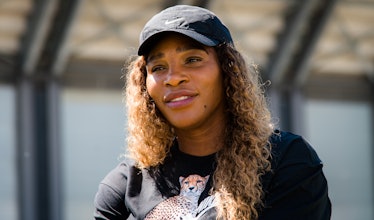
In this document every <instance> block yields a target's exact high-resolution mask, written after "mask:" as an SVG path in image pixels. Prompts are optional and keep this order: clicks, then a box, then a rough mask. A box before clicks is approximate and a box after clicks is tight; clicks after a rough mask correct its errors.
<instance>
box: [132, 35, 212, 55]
mask: <svg viewBox="0 0 374 220" xmlns="http://www.w3.org/2000/svg"><path fill="white" fill-rule="evenodd" d="M170 32H171V33H179V34H183V35H185V36H187V37H190V38H191V39H193V40H195V41H197V42H199V43H201V44H203V45H205V46H209V47H213V46H217V45H218V44H219V42H218V41H214V40H212V39H209V38H207V37H205V36H204V35H202V34H199V33H197V32H195V31H191V30H186V29H175V30H165V31H159V32H157V33H155V34H153V35H151V36H150V37H148V38H147V39H146V40H144V41H143V43H141V45H140V46H139V49H138V55H139V56H142V55H146V54H147V53H149V51H150V50H151V49H152V47H153V46H154V45H153V44H155V43H156V42H157V41H158V40H159V38H160V36H161V35H162V34H165V33H170Z"/></svg>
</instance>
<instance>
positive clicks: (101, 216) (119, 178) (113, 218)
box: [94, 164, 129, 220]
mask: <svg viewBox="0 0 374 220" xmlns="http://www.w3.org/2000/svg"><path fill="white" fill-rule="evenodd" d="M126 170H127V166H126V165H125V164H120V165H119V166H117V167H116V168H115V169H114V170H112V171H111V172H110V173H109V174H108V175H107V176H106V177H105V178H104V180H103V181H102V182H101V183H100V185H99V189H98V192H97V193H96V196H95V201H94V205H95V212H94V217H95V219H96V220H119V219H126V218H127V217H128V216H129V213H128V211H127V208H126V207H125V202H124V197H125V192H126V182H127V176H126Z"/></svg>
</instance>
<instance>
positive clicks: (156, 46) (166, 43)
mask: <svg viewBox="0 0 374 220" xmlns="http://www.w3.org/2000/svg"><path fill="white" fill-rule="evenodd" d="M165 49H172V50H175V51H176V52H183V51H186V50H190V49H200V50H205V51H207V46H204V45H203V44H201V43H199V42H197V41H195V40H193V39H192V38H189V37H187V36H184V35H182V34H178V33H173V32H166V33H162V34H159V36H157V39H154V41H153V43H152V47H151V48H150V49H149V52H148V53H147V54H146V55H145V58H146V60H149V59H150V58H151V57H153V56H155V54H158V53H162V51H163V50H165Z"/></svg>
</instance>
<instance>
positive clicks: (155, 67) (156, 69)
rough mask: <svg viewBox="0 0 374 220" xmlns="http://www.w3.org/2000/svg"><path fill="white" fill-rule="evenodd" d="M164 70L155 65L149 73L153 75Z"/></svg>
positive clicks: (162, 67)
mask: <svg viewBox="0 0 374 220" xmlns="http://www.w3.org/2000/svg"><path fill="white" fill-rule="evenodd" d="M164 69H165V67H164V66H161V65H157V66H153V67H152V68H151V72H152V73H154V72H158V71H162V70H164Z"/></svg>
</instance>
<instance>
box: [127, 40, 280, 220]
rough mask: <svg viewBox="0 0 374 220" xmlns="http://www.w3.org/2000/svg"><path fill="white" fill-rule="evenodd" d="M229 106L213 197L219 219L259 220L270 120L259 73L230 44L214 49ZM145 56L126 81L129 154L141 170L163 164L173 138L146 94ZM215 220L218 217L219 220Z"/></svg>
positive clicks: (135, 61)
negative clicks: (214, 195)
mask: <svg viewBox="0 0 374 220" xmlns="http://www.w3.org/2000/svg"><path fill="white" fill-rule="evenodd" d="M215 51H216V53H217V57H218V60H219V63H220V68H221V71H222V74H223V79H224V88H225V96H226V97H225V99H226V105H227V108H226V109H227V111H226V114H227V115H226V116H227V118H228V120H227V122H226V123H227V124H226V126H225V129H226V130H225V137H224V146H223V148H222V149H221V150H220V151H219V152H217V154H216V159H217V167H216V170H215V172H214V176H213V189H212V193H215V194H216V196H217V201H218V202H217V204H218V205H217V212H218V217H223V218H224V219H257V218H258V210H259V208H261V206H262V199H263V198H262V197H263V191H262V186H261V176H262V175H263V174H264V173H265V172H267V171H269V170H270V155H271V154H270V150H271V149H270V144H269V142H268V140H269V137H270V135H271V133H272V131H273V129H272V126H271V116H270V112H269V110H268V107H267V103H266V100H265V96H264V94H263V93H264V91H263V89H262V84H261V83H260V78H259V74H258V71H257V69H256V68H255V67H254V66H252V68H251V67H249V66H247V63H246V62H245V59H244V58H243V56H242V55H241V54H240V53H239V52H238V51H237V50H236V49H235V48H233V47H232V46H231V45H228V44H222V45H219V46H216V47H215ZM145 65H146V62H145V58H144V56H140V57H138V58H137V59H136V60H134V61H133V62H132V63H131V65H129V69H128V73H127V79H126V96H125V98H126V103H127V105H128V120H129V121H128V126H129V127H128V129H129V137H128V151H129V153H130V157H132V158H134V160H135V161H136V162H137V166H138V167H139V168H148V167H152V166H157V165H159V164H162V163H163V161H164V159H165V157H166V156H167V154H168V153H169V150H170V148H171V146H172V143H173V140H174V138H175V134H174V130H173V128H172V126H171V125H170V124H169V123H168V122H167V120H166V119H165V118H164V117H163V116H162V114H161V113H160V112H159V111H158V109H157V108H156V106H155V103H154V102H153V101H152V99H151V97H150V96H149V94H148V92H147V89H146V83H145V82H146V74H147V73H146V69H145ZM218 217H217V218H218Z"/></svg>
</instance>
